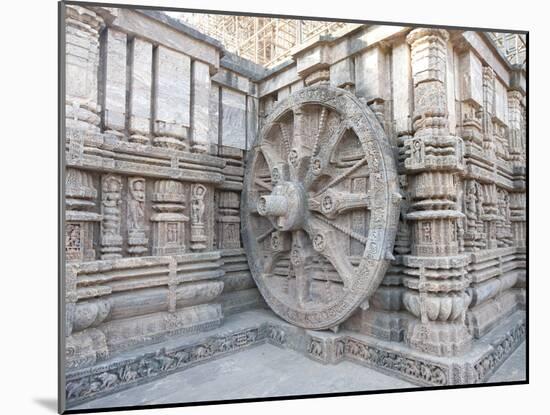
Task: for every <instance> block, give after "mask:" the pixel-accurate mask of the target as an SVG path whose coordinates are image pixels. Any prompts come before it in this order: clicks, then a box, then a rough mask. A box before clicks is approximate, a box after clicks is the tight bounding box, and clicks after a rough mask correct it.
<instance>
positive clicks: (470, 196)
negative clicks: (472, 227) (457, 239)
mask: <svg viewBox="0 0 550 415" xmlns="http://www.w3.org/2000/svg"><path fill="white" fill-rule="evenodd" d="M464 200H465V202H466V216H468V218H471V219H476V218H477V189H476V185H475V182H473V181H470V182H469V183H468V188H467V190H466V196H465V197H464Z"/></svg>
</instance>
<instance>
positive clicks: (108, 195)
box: [102, 176, 121, 236]
mask: <svg viewBox="0 0 550 415" xmlns="http://www.w3.org/2000/svg"><path fill="white" fill-rule="evenodd" d="M120 189H121V183H120V179H118V178H117V177H115V176H108V177H107V178H106V179H105V181H104V182H103V201H102V203H103V215H104V220H103V227H102V232H103V234H104V235H113V236H117V235H119V234H120Z"/></svg>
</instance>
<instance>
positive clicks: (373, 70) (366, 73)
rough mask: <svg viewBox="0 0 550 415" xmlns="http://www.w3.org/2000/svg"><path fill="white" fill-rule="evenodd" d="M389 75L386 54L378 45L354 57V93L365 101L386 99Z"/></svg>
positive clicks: (387, 96) (387, 97)
mask: <svg viewBox="0 0 550 415" xmlns="http://www.w3.org/2000/svg"><path fill="white" fill-rule="evenodd" d="M389 88H390V84H389V76H388V68H387V65H386V55H385V53H384V52H383V51H382V49H381V48H379V47H374V48H371V49H368V50H366V51H365V52H363V53H362V54H360V55H358V56H357V57H356V59H355V93H356V95H357V96H358V97H361V98H365V99H366V100H367V102H370V101H373V100H375V99H382V100H387V99H389V98H390V96H389Z"/></svg>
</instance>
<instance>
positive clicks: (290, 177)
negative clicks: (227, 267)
mask: <svg viewBox="0 0 550 415" xmlns="http://www.w3.org/2000/svg"><path fill="white" fill-rule="evenodd" d="M388 143H389V141H388V140H387V138H386V137H385V135H384V131H383V130H382V128H381V126H380V124H379V122H378V120H377V119H376V117H375V115H374V114H373V112H372V110H370V109H369V108H368V107H367V106H366V105H364V104H362V103H361V102H360V101H359V100H358V99H357V98H356V97H355V96H354V95H353V94H351V93H349V92H347V91H345V90H342V89H338V88H333V87H330V86H327V85H314V86H310V87H307V88H304V89H302V90H300V91H297V92H296V93H294V94H293V95H291V96H290V97H288V98H287V99H286V100H284V101H281V102H280V103H279V104H278V105H277V106H276V107H275V108H274V109H273V111H272V112H271V114H270V115H269V116H268V117H267V118H266V120H265V123H264V126H263V128H262V130H261V131H260V134H259V135H258V138H257V140H256V142H255V143H254V145H253V147H252V149H251V151H250V153H249V159H248V163H247V170H246V172H245V185H244V191H243V193H242V203H241V224H242V237H243V244H244V246H245V249H246V251H247V252H248V255H247V256H248V261H249V265H250V269H251V271H252V274H253V276H254V279H255V281H256V283H257V285H258V287H259V289H260V291H261V293H262V295H263V296H264V298H265V299H266V301H267V303H268V304H269V305H270V307H271V308H272V309H273V310H274V311H275V312H276V313H277V314H279V315H280V316H281V317H282V318H284V319H285V320H287V321H289V322H290V323H292V324H295V325H298V326H301V327H305V328H311V329H319V330H321V329H327V328H335V327H336V326H337V325H338V324H340V323H341V322H342V321H344V320H345V319H346V318H347V317H348V316H349V315H350V314H351V313H352V312H353V311H354V310H355V309H356V308H357V307H358V306H359V305H366V302H365V300H366V299H367V298H368V297H369V296H370V295H371V294H372V293H373V292H374V291H375V290H376V288H377V287H378V285H379V284H380V282H381V280H382V278H383V276H384V273H385V271H386V268H387V265H388V262H389V258H391V252H392V251H393V244H394V241H395V234H396V231H397V221H398V215H399V204H400V199H401V195H400V193H399V191H398V179H397V173H396V167H395V163H394V160H393V156H392V153H391V150H390V147H389V144H388Z"/></svg>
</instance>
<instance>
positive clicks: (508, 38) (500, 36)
mask: <svg viewBox="0 0 550 415" xmlns="http://www.w3.org/2000/svg"><path fill="white" fill-rule="evenodd" d="M489 36H490V37H491V38H492V39H493V41H494V42H495V44H496V46H497V48H499V49H500V51H501V52H502V54H503V55H504V56H505V57H506V59H508V61H509V62H510V63H511V64H513V65H524V64H525V60H526V50H527V41H526V37H525V35H520V34H516V33H497V32H491V33H489Z"/></svg>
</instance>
